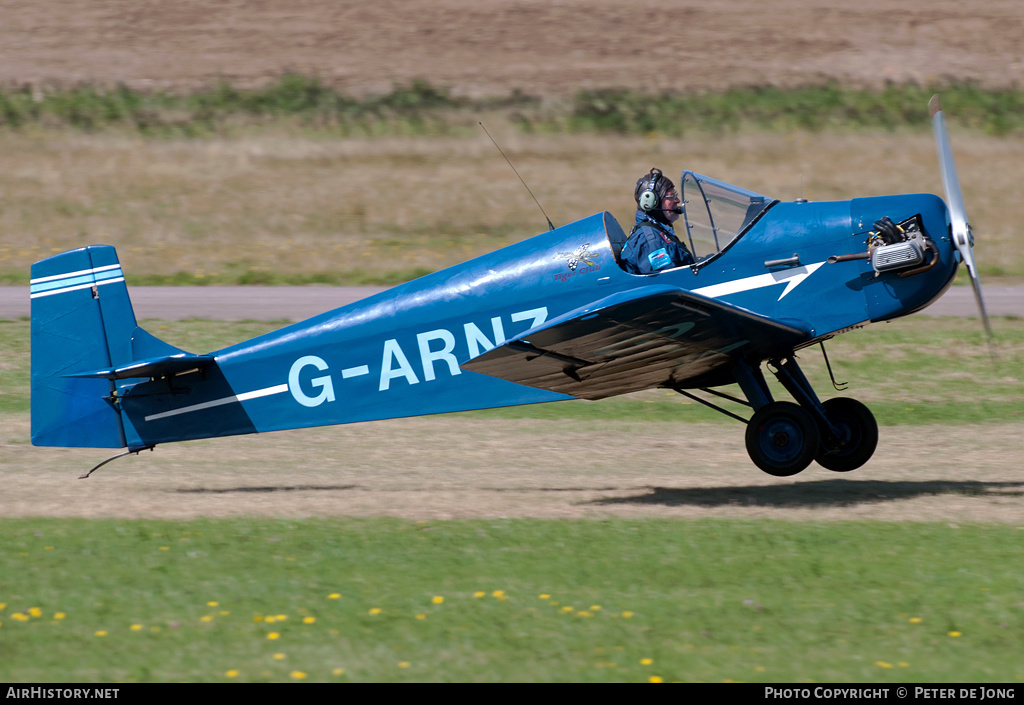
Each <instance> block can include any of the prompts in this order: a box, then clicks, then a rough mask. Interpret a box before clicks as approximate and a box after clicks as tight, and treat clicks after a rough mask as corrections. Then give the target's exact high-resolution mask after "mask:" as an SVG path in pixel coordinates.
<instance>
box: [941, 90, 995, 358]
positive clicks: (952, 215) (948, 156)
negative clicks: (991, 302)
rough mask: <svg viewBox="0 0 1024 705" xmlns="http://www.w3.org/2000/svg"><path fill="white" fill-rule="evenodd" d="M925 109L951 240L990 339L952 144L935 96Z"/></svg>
mask: <svg viewBox="0 0 1024 705" xmlns="http://www.w3.org/2000/svg"><path fill="white" fill-rule="evenodd" d="M928 113H929V114H930V115H931V118H932V131H933V132H934V133H935V147H936V149H937V150H938V153H939V170H940V172H941V173H942V188H943V189H944V190H945V192H946V207H947V208H948V209H949V222H950V226H951V229H952V232H953V244H954V245H956V249H957V251H958V252H959V253H960V259H961V260H963V263H964V264H965V265H967V273H968V274H969V275H970V277H971V286H972V287H974V298H975V299H977V301H978V310H979V311H981V320H982V322H983V323H984V324H985V333H986V334H987V335H988V342H989V344H990V345H991V343H992V326H991V325H990V324H989V320H988V312H987V311H986V310H985V300H984V298H983V297H982V295H981V281H980V280H979V279H978V268H977V265H975V263H974V233H973V232H971V224H970V223H969V222H967V210H966V209H965V208H964V197H963V193H962V192H961V191H960V179H959V178H958V177H957V174H956V163H955V162H954V161H953V148H952V147H951V146H950V142H949V132H948V130H947V129H946V118H945V117H944V116H943V114H942V104H941V103H940V102H939V96H938V95H933V96H932V97H931V100H929V101H928Z"/></svg>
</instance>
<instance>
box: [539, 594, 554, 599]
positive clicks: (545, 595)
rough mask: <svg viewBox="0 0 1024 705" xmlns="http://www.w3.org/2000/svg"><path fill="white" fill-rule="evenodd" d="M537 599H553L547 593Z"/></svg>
mask: <svg viewBox="0 0 1024 705" xmlns="http://www.w3.org/2000/svg"><path fill="white" fill-rule="evenodd" d="M537 597H539V598H540V599H542V600H550V599H551V595H548V594H547V593H545V594H543V595H538V596H537Z"/></svg>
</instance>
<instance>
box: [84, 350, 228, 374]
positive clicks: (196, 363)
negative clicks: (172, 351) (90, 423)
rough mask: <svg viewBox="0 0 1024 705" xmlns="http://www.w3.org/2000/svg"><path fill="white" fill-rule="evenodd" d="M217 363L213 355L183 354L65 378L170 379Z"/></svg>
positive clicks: (139, 361)
mask: <svg viewBox="0 0 1024 705" xmlns="http://www.w3.org/2000/svg"><path fill="white" fill-rule="evenodd" d="M215 361H216V358H214V357H213V356H212V355H192V354H190V353H186V352H182V353H178V354H176V355H169V356H167V357H152V358H149V359H146V360H136V361H135V362H133V363H131V364H130V365H124V366H122V367H108V368H105V369H102V370H91V371H89V372H69V373H66V374H65V375H64V376H65V377H95V378H98V379H131V378H134V377H170V376H172V375H177V374H181V373H182V372H188V371H190V370H197V369H202V368H204V367H209V366H210V365H212V364H213V363H214V362H215Z"/></svg>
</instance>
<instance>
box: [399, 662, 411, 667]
mask: <svg viewBox="0 0 1024 705" xmlns="http://www.w3.org/2000/svg"><path fill="white" fill-rule="evenodd" d="M398 667H399V668H408V667H409V662H408V661H399V662H398Z"/></svg>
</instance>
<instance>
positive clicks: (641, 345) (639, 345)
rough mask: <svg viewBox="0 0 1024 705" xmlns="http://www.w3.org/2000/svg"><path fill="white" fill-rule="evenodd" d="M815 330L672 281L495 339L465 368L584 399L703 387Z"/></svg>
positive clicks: (802, 340)
mask: <svg viewBox="0 0 1024 705" xmlns="http://www.w3.org/2000/svg"><path fill="white" fill-rule="evenodd" d="M813 335H814V332H813V330H811V329H810V327H809V326H807V325H806V324H804V323H803V322H802V321H790V320H787V321H785V322H782V321H777V320H774V319H771V318H767V317H765V316H761V315H759V314H756V313H753V312H751V311H747V310H746V309H742V308H738V307H736V306H732V305H730V304H726V303H722V302H720V301H716V300H715V299H709V298H707V297H704V296H699V295H697V294H693V293H691V292H688V291H686V290H685V289H679V288H677V287H667V286H663V287H651V286H647V287H644V288H642V289H634V290H632V291H627V292H621V293H618V294H615V295H613V296H610V297H608V298H606V299H602V300H601V301H598V302H596V303H593V304H590V305H588V306H586V307H584V308H581V309H577V310H575V311H571V312H569V313H567V314H565V315H563V316H560V317H558V318H556V319H554V320H552V321H549V322H548V323H546V324H544V325H542V326H539V327H537V328H534V329H532V330H529V331H527V332H526V333H524V334H522V335H520V336H518V337H516V338H513V339H512V340H509V341H507V342H505V343H503V344H502V345H499V346H497V347H495V348H493V349H491V350H489V351H487V352H485V353H484V354H482V355H480V356H478V357H475V358H473V359H472V360H470V361H468V362H466V363H465V364H463V365H462V368H463V369H465V370H469V371H472V372H479V373H483V374H487V375H491V376H494V377H499V378H501V379H506V380H509V381H511V382H516V383H518V384H523V385H526V386H530V387H538V388H540V389H548V390H551V391H554V392H560V393H562V394H569V395H572V396H575V397H578V398H581V399H603V398H605V397H610V396H615V395H618V394H625V393H628V392H635V391H639V390H642V389H650V388H654V387H681V388H684V387H693V386H704V383H706V380H709V379H714V378H715V377H716V375H720V374H724V373H727V372H728V370H729V368H730V367H731V365H732V360H733V358H734V357H742V358H754V359H757V360H762V359H766V358H770V357H773V356H774V355H784V354H785V353H786V351H791V350H793V349H794V348H795V347H798V346H799V345H800V344H801V343H805V342H806V341H808V340H809V339H811V338H812V337H813Z"/></svg>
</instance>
